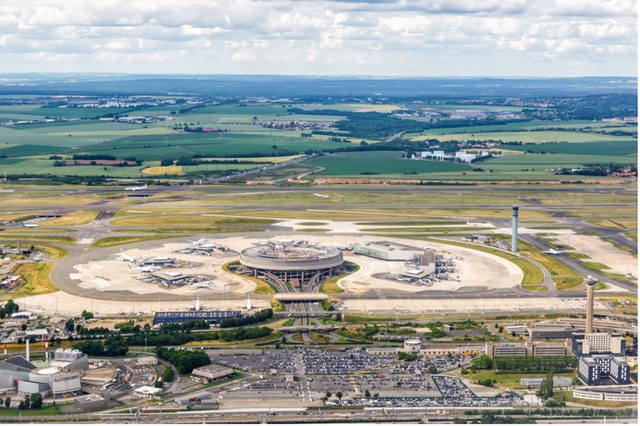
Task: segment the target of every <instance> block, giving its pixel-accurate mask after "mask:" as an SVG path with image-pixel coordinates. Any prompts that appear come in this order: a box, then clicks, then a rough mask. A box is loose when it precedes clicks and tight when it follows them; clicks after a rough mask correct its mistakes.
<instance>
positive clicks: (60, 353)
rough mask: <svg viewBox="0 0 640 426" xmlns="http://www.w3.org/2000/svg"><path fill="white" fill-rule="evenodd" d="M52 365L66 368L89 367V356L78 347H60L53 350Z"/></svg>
mask: <svg viewBox="0 0 640 426" xmlns="http://www.w3.org/2000/svg"><path fill="white" fill-rule="evenodd" d="M50 365H51V366H52V367H61V368H66V369H74V368H80V369H82V370H88V369H89V357H88V356H87V355H85V354H83V353H82V352H80V351H79V350H78V349H63V348H58V349H56V350H55V351H54V352H53V355H52V359H51V363H50Z"/></svg>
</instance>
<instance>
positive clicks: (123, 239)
mask: <svg viewBox="0 0 640 426" xmlns="http://www.w3.org/2000/svg"><path fill="white" fill-rule="evenodd" d="M165 238H167V236H166V235H165V236H151V235H149V236H147V235H143V236H139V235H137V236H132V235H129V236H124V235H123V236H118V237H105V238H101V239H99V240H97V241H94V242H93V244H91V247H113V246H119V245H122V244H131V243H140V242H144V241H152V240H160V239H165Z"/></svg>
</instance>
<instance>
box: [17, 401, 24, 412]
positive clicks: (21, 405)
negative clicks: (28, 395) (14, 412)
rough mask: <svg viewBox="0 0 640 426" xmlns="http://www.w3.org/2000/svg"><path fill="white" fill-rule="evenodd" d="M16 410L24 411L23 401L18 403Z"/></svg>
mask: <svg viewBox="0 0 640 426" xmlns="http://www.w3.org/2000/svg"><path fill="white" fill-rule="evenodd" d="M18 410H24V401H20V404H18Z"/></svg>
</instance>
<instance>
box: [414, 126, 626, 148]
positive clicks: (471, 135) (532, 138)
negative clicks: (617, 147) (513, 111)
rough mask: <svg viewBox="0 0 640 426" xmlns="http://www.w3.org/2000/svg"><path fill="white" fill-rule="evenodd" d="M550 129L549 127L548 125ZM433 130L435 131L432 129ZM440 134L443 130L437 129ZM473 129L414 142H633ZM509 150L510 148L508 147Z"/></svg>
mask: <svg viewBox="0 0 640 426" xmlns="http://www.w3.org/2000/svg"><path fill="white" fill-rule="evenodd" d="M521 124H526V123H521ZM549 127H551V125H549ZM434 130H435V129H434ZM438 130H440V131H441V132H442V131H445V130H443V129H438ZM473 130H474V129H473V128H468V130H467V131H466V133H452V132H451V131H449V129H446V133H445V134H442V133H440V134H434V133H430V134H428V135H423V136H420V137H416V138H415V139H416V140H424V139H429V138H433V137H436V138H437V139H438V140H440V141H441V142H446V141H468V140H475V141H501V142H523V143H555V142H570V143H574V142H634V141H635V139H634V138H632V137H631V136H615V135H610V134H600V133H591V132H575V131H561V130H539V131H504V132H473ZM510 148H511V147H510Z"/></svg>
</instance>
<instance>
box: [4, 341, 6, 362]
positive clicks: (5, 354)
mask: <svg viewBox="0 0 640 426" xmlns="http://www.w3.org/2000/svg"><path fill="white" fill-rule="evenodd" d="M4 359H7V344H6V343H5V344H4Z"/></svg>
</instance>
